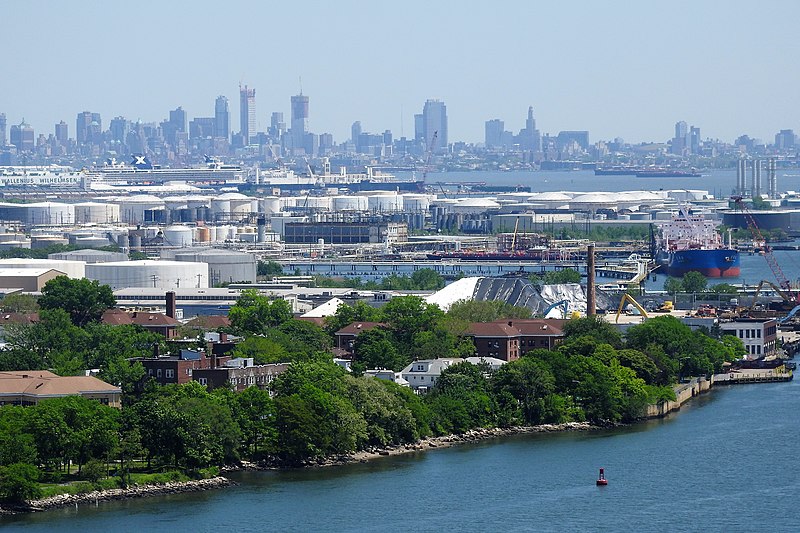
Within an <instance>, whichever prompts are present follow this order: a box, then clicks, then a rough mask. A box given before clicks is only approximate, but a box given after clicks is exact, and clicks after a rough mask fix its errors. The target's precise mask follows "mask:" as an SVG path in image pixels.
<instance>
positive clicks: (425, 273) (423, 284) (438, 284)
mask: <svg viewBox="0 0 800 533" xmlns="http://www.w3.org/2000/svg"><path fill="white" fill-rule="evenodd" d="M411 285H412V287H413V289H412V290H418V291H437V290H439V289H441V288H442V287H444V278H443V277H442V276H440V275H439V273H438V272H436V271H435V270H433V269H432V268H421V269H419V270H417V271H416V272H414V273H413V274H411Z"/></svg>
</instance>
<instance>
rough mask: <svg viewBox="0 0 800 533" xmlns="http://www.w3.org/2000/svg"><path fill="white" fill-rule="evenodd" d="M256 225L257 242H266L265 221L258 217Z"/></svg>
mask: <svg viewBox="0 0 800 533" xmlns="http://www.w3.org/2000/svg"><path fill="white" fill-rule="evenodd" d="M256 225H257V226H258V242H264V241H266V240H267V219H266V218H264V217H258V220H257V221H256Z"/></svg>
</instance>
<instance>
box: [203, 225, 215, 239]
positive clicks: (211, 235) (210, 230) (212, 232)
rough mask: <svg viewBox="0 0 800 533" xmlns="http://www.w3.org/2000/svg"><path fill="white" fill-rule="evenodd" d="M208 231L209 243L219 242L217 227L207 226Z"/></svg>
mask: <svg viewBox="0 0 800 533" xmlns="http://www.w3.org/2000/svg"><path fill="white" fill-rule="evenodd" d="M206 229H208V242H217V227H216V226H207V227H206Z"/></svg>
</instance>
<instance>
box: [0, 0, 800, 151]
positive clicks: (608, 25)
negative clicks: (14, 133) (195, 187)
mask: <svg viewBox="0 0 800 533" xmlns="http://www.w3.org/2000/svg"><path fill="white" fill-rule="evenodd" d="M798 15H800V2H797V1H796V0H783V1H779V0H761V1H758V2H754V1H752V0H748V1H741V0H726V1H724V2H723V1H710V0H669V1H664V2H655V1H643V0H638V1H613V0H609V1H589V0H586V1H582V0H572V1H569V2H561V1H553V0H550V1H547V2H543V1H538V0H537V1H535V0H519V1H512V0H493V1H491V2H476V1H472V0H471V1H466V2H458V3H457V2H445V1H441V0H440V1H435V0H401V1H398V0H394V1H385V0H384V1H380V0H371V1H357V0H335V1H325V0H304V1H302V2H290V1H252V2H245V1H241V0H225V1H219V0H217V1H209V0H191V1H184V0H170V1H164V0H155V1H154V0H140V1H137V2H122V1H118V0H104V1H88V0H72V1H69V2H61V1H58V0H49V1H43V0H27V1H25V2H2V4H0V24H1V25H2V29H0V50H2V65H3V69H2V75H0V112H4V113H5V114H6V116H7V120H8V123H9V125H10V124H18V123H20V122H21V121H22V119H23V118H24V119H25V121H26V122H28V123H29V124H31V125H32V126H33V127H34V129H35V130H36V132H37V134H38V133H39V132H42V133H45V134H48V133H52V132H53V129H54V128H53V125H54V124H55V123H57V122H58V121H59V120H64V121H65V122H66V123H67V124H68V125H69V132H70V136H74V130H75V117H76V115H77V113H78V112H80V111H84V110H87V111H92V112H99V113H100V114H101V115H102V118H103V127H104V129H105V128H107V127H108V123H109V121H110V119H111V118H113V117H115V116H124V117H125V118H127V119H129V120H137V119H140V120H142V121H146V122H151V121H161V120H164V119H165V118H166V117H168V115H169V110H170V109H175V108H176V107H178V106H182V107H183V109H185V110H186V111H187V112H188V114H189V117H190V119H191V118H192V117H196V116H213V114H214V100H215V98H216V97H217V95H220V94H222V95H225V96H227V97H228V99H229V100H230V109H231V116H232V128H233V129H234V130H236V131H238V129H239V118H238V117H239V97H238V94H239V93H238V87H239V84H240V83H241V84H246V85H248V86H250V87H253V88H255V89H256V110H257V113H258V118H257V126H258V130H259V131H263V130H265V129H266V127H267V126H268V125H269V117H270V114H271V113H272V112H273V111H282V112H283V113H284V116H285V120H286V122H287V123H288V122H289V102H290V97H291V95H293V94H298V93H299V92H300V90H301V87H302V92H303V94H305V95H307V96H309V98H310V113H309V115H310V117H309V127H310V130H311V131H313V132H315V133H326V132H327V133H332V134H333V135H334V139H335V141H336V142H342V141H344V140H346V139H348V138H349V137H350V125H351V124H352V123H353V122H354V121H356V120H359V121H361V124H362V129H363V130H364V131H369V132H372V133H380V132H383V131H384V130H386V129H390V130H392V132H393V133H394V135H395V137H400V136H401V134H405V135H406V136H408V137H412V136H413V134H414V122H413V115H414V114H415V113H421V111H422V106H423V104H424V102H425V100H426V99H434V98H435V99H440V100H442V101H444V102H445V104H446V106H447V114H448V121H449V123H448V130H449V132H448V136H449V140H450V141H451V142H452V141H456V140H463V141H467V142H482V141H483V138H484V122H485V121H487V120H490V119H494V118H499V119H502V120H504V121H505V125H506V129H507V130H510V131H514V132H517V131H518V130H519V129H521V128H522V127H524V125H525V124H524V123H525V118H526V115H527V110H528V106H533V109H534V116H535V118H536V121H537V127H538V128H539V130H541V131H542V133H551V134H557V133H558V132H559V131H561V130H589V133H590V140H591V141H592V142H594V141H597V140H601V139H606V140H610V139H613V138H615V137H622V138H623V139H625V141H628V142H644V141H656V142H663V141H666V140H667V139H669V138H671V137H672V136H673V134H674V125H675V122H677V121H679V120H684V121H686V122H687V123H689V125H694V126H697V127H700V129H701V134H702V137H703V138H704V139H705V138H713V139H721V140H724V141H733V140H734V139H735V138H736V137H738V136H739V135H742V134H748V135H750V136H751V137H755V138H761V139H764V140H766V141H771V140H772V139H773V137H774V135H775V133H776V132H777V131H778V130H780V129H788V128H791V129H794V130H795V131H796V132H800V105H798V94H800V91H799V89H800V69H798V68H797V61H798V56H800V36H798V34H797V32H796V27H795V26H796V23H797V21H798V20H800V17H799V16H798ZM301 84H302V85H301Z"/></svg>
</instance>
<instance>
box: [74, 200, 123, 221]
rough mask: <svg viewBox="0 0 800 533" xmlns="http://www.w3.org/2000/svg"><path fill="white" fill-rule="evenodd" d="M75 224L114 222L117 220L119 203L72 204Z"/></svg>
mask: <svg viewBox="0 0 800 533" xmlns="http://www.w3.org/2000/svg"><path fill="white" fill-rule="evenodd" d="M73 208H74V210H75V223H76V224H116V223H117V222H119V220H120V217H119V205H117V204H108V203H102V202H81V203H78V204H74V206H73Z"/></svg>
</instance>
